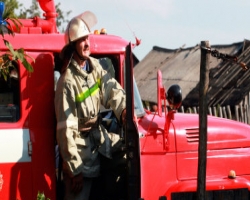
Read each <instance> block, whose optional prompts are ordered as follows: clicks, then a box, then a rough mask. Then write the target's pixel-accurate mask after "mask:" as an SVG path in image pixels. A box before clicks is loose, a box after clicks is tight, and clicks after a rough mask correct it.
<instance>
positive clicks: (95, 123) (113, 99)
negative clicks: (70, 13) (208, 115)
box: [55, 11, 126, 200]
mask: <svg viewBox="0 0 250 200" xmlns="http://www.w3.org/2000/svg"><path fill="white" fill-rule="evenodd" d="M96 22H97V20H96V17H95V15H94V14H93V13H92V12H90V11H87V12H84V13H83V14H81V15H79V16H76V17H74V18H73V19H72V20H71V21H70V22H69V24H68V26H67V28H66V31H65V42H66V44H65V46H64V48H63V49H62V51H61V54H60V56H61V59H62V60H63V63H64V66H63V67H62V71H61V76H60V78H59V80H58V83H57V88H56V93H55V111H56V118H57V134H56V136H57V142H58V145H59V150H60V155H61V157H62V162H63V181H64V185H65V190H64V192H65V195H64V199H70V200H74V199H77V200H78V199H81V200H86V199H88V198H89V194H90V189H91V185H92V184H93V180H94V177H98V176H99V173H100V156H104V157H105V158H107V159H110V160H112V155H113V153H115V152H117V151H120V149H121V145H122V142H121V140H120V137H119V134H114V133H108V132H107V130H106V129H105V128H104V126H103V125H102V124H101V117H100V113H99V111H100V106H101V105H102V106H104V107H105V108H111V109H112V110H113V112H114V114H115V116H116V118H117V119H118V120H119V121H120V124H122V123H123V122H124V120H125V117H126V109H125V105H126V98H125V91H124V90H123V88H122V87H121V85H120V84H119V83H118V82H117V81H116V80H115V79H114V78H112V77H111V76H110V75H109V74H108V73H107V72H106V71H105V70H104V69H103V68H102V67H101V65H100V64H99V62H98V60H97V59H95V58H93V57H91V56H90V41H89V34H90V29H91V27H92V26H93V25H94V24H95V23H96Z"/></svg>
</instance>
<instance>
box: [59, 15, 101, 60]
mask: <svg viewBox="0 0 250 200" xmlns="http://www.w3.org/2000/svg"><path fill="white" fill-rule="evenodd" d="M96 23H97V18H96V16H95V14H94V13H92V12H90V11H86V12H84V13H82V14H80V15H78V16H76V17H74V18H73V19H71V20H70V22H69V23H68V25H67V28H66V31H65V34H64V40H65V46H64V47H63V50H62V56H63V53H64V50H65V49H66V48H67V46H68V45H69V44H71V43H72V42H74V41H76V40H78V39H80V38H82V37H85V36H87V35H89V34H90V33H91V30H90V29H91V28H92V27H93V26H94V25H95V24H96Z"/></svg>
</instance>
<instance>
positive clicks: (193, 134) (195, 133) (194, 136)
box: [186, 128, 199, 143]
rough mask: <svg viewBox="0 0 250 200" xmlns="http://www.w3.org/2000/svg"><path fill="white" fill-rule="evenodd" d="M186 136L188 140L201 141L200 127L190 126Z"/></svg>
mask: <svg viewBox="0 0 250 200" xmlns="http://www.w3.org/2000/svg"><path fill="white" fill-rule="evenodd" d="M186 137H187V142H191V143H193V142H199V129H198V128H190V129H186Z"/></svg>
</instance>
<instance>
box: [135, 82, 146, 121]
mask: <svg viewBox="0 0 250 200" xmlns="http://www.w3.org/2000/svg"><path fill="white" fill-rule="evenodd" d="M133 85H134V112H135V114H136V116H137V117H142V116H144V114H145V111H144V108H143V105H142V100H141V96H140V93H139V90H138V87H137V84H136V81H135V78H134V77H133Z"/></svg>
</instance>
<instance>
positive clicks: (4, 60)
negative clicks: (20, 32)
mask: <svg viewBox="0 0 250 200" xmlns="http://www.w3.org/2000/svg"><path fill="white" fill-rule="evenodd" d="M6 10H7V11H6ZM6 10H4V16H5V18H3V19H2V20H1V21H0V34H1V36H2V38H3V41H4V44H5V46H6V47H7V48H8V49H9V52H6V53H4V54H1V55H0V76H3V77H4V79H5V80H7V77H8V75H9V74H10V69H12V68H15V65H14V63H17V62H21V63H22V64H23V65H24V67H25V68H26V69H27V70H28V71H29V72H33V67H32V65H31V64H30V63H29V62H28V61H27V59H26V58H27V57H29V56H28V55H27V54H25V52H24V49H23V48H20V49H17V50H14V49H13V47H12V45H11V44H10V43H9V42H8V41H7V40H5V39H4V36H5V34H6V33H7V34H9V35H12V36H14V32H13V31H12V29H11V28H9V27H11V26H9V22H8V20H10V21H12V22H13V24H14V25H15V26H16V28H17V29H18V27H19V26H21V25H22V24H21V22H20V21H19V20H18V19H17V18H15V17H14V16H13V17H12V18H9V17H8V15H6V13H5V11H6V12H8V13H9V15H11V13H12V12H10V10H9V9H8V8H7V9H6ZM0 53H1V52H0ZM29 58H30V57H29Z"/></svg>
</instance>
